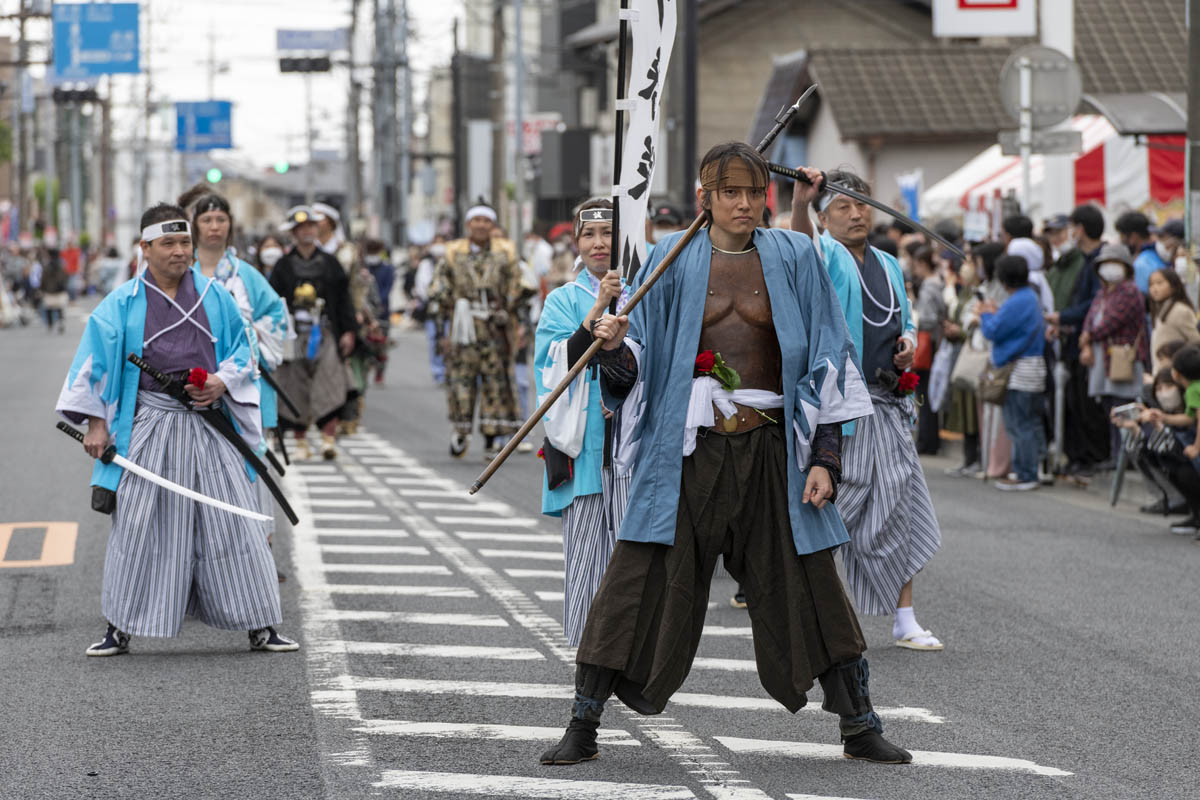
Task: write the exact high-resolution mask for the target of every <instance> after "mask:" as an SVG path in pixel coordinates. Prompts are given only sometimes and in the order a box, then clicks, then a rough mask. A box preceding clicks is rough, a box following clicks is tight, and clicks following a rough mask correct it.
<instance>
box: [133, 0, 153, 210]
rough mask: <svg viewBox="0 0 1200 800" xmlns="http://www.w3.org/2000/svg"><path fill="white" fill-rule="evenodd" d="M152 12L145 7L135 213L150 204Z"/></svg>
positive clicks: (136, 159)
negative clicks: (142, 89)
mask: <svg viewBox="0 0 1200 800" xmlns="http://www.w3.org/2000/svg"><path fill="white" fill-rule="evenodd" d="M153 23H154V14H153V13H152V12H151V11H150V9H149V7H147V8H146V56H145V58H144V59H143V63H144V64H145V65H146V66H145V72H146V96H145V98H144V106H143V110H142V113H143V115H144V117H143V120H142V147H141V153H140V154H139V155H140V157H135V159H134V160H135V161H136V162H137V163H138V165H139V170H138V205H137V212H136V213H137V214H139V215H140V214H141V213H142V211H143V210H144V209H146V208H147V207H148V206H149V205H150V124H151V122H152V121H153V119H154V105H153V100H152V92H153V83H154V82H153V80H152V79H151V71H150V57H151V55H152V54H153V53H154V48H153V47H152V43H153V40H152V38H151V32H152V30H153V28H154V25H153Z"/></svg>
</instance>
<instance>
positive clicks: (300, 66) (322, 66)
mask: <svg viewBox="0 0 1200 800" xmlns="http://www.w3.org/2000/svg"><path fill="white" fill-rule="evenodd" d="M332 68H333V64H332V63H331V62H330V60H329V56H299V57H294V56H286V57H283V58H280V59H279V71H280V72H329V70H330V69H332Z"/></svg>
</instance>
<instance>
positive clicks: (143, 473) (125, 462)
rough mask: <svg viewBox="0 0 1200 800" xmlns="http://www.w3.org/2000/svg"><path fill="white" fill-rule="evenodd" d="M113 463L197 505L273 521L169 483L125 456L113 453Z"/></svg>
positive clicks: (264, 516)
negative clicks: (201, 504) (202, 504)
mask: <svg viewBox="0 0 1200 800" xmlns="http://www.w3.org/2000/svg"><path fill="white" fill-rule="evenodd" d="M112 463H114V464H116V465H117V466H118V467H120V468H122V469H124V470H128V471H129V472H132V473H133V474H134V475H137V476H138V477H139V478H143V479H145V480H148V481H150V482H151V483H153V484H155V485H156V486H161V487H162V488H164V489H166V490H167V491H170V492H175V493H176V494H181V495H183V496H184V497H187V498H190V499H192V500H195V501H196V502H197V503H204V504H205V505H206V506H212V507H213V508H219V509H221V510H222V511H228V512H229V513H230V514H237V515H238V516H239V517H247V518H249V519H256V520H258V521H259V522H270V521H271V518H270V517H268V516H267V515H266V514H260V513H258V512H257V511H249V510H247V509H244V508H241V507H239V506H235V505H232V504H230V503H226V502H225V501H223V500H218V499H217V498H215V497H209V496H208V495H206V494H200V492H195V491H192V490H191V489H189V488H187V487H186V486H180V485H179V484H178V483H175V482H173V481H169V480H167V479H166V478H164V477H162V476H161V475H155V474H154V473H153V472H151V471H150V470H148V469H144V468H142V467H139V466H138V465H137V464H135V463H133V462H132V461H130V460H129V459H128V458H125V457H124V456H119V455H117V454H116V453H113V457H112Z"/></svg>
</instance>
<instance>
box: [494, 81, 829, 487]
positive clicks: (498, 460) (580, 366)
mask: <svg viewBox="0 0 1200 800" xmlns="http://www.w3.org/2000/svg"><path fill="white" fill-rule="evenodd" d="M816 88H817V86H816V84H813V85H812V86H810V87H808V89H807V91H805V92H804V94H802V95H801V96H800V99H799V100H797V101H796V102H795V103H793V104H792V105H791V106H789V107H788V108H786V109H784V110H782V111H780V112H779V115H778V116H777V117H776V118H775V127H773V128H771V130H770V131H769V132H768V133H767V135H766V136H764V137H763V140H762V141H761V142H759V143H758V148H757V149H758V152H760V153H761V152H763V150H765V149H767V148H768V147H770V146H771V143H772V142H774V141H775V137H777V136H778V135H779V133H780V132H781V131H782V130H783V129H784V128H786V127H787V125H788V123H790V122H791V120H792V118H793V117H794V116H796V112H797V111H799V110H800V106H801V104H802V103H803V102H804V100H805V99H806V98H807V97H808V96H809V95H811V94H812V93H813V90H815V89H816ZM704 219H705V218H704V215H703V214H701V215H700V216H698V217H696V219H694V220H693V221H692V224H691V225H689V226H688V229H687V230H686V231H684V233H683V236H681V237H679V241H677V242H676V243H675V246H674V247H672V248H671V250H670V252H669V253H667V254H666V255H665V256H664V257H663V260H662V261H660V262H659V263H658V266H657V267H655V268H654V271H653V272H651V273H650V274H649V275H647V276H646V279H645V280H644V281H642V285H641V286H639V287H638V288H637V291H635V292H634V293H633V296H632V297H630V298H629V302H628V303H626V304H625V307H624V308H622V309H621V316H628V315H629V312H631V311H633V309H634V308H636V307H637V305H638V303H640V302H642V298H643V297H645V296H646V292H648V291H650V289H651V288H652V287H653V286H654V284H655V283H657V282H658V279H659V278H661V277H662V276H663V274H664V273H665V272H666V271H667V269H668V268H669V267H670V266H671V264H673V263H674V262H675V259H676V258H678V257H679V254H680V253H682V252H683V248H685V247H687V246H688V243H689V242H691V241H692V238H693V237H695V235H696V234H697V233H699V232H700V229H701V228H702V227H704ZM603 345H604V342H603V340H601V339H596V340H595V341H593V342H592V344H591V346H590V347H588V349H587V350H586V351H584V353H583V355H582V356H580V357H579V360H578V361H576V362H575V363H574V364H573V365H572V366H571V369H570V370H569V371H568V372H567V374H566V375H565V376H564V377H563V379H562V381H560V382H559V384H558V386H556V387H554V391H552V392H550V394H549V395H547V396H546V399H545V400H543V401H542V402H541V404H540V405H539V406H538V407H537V410H536V411H534V412H533V414H531V415H530V417H529V419H527V420H525V424H524V425H522V426H521V428H520V430H518V431H517V432H516V433H515V434H513V436H512V438H510V439H509V440H508V443H507V444H505V445H504V449H503V450H501V451H500V453H499V454H498V455H497V456H496V457H495V458H493V459H492V462H491V463H490V464H488V465H487V469H485V470H484V471H483V472H482V473H481V474H480V475H479V477H478V478H476V479H475V483H474V484H473V485H472V486H471V494H475V493H476V492H478V491H479V490H480V489H482V488H483V485H484V484H485V483H487V482H488V480H489V479H490V478H491V477H492V475H494V474H496V470H498V469H500V467H501V466H502V465H503V464H504V462H505V461H506V460H507V459H508V457H509V456H510V455H512V452H513V451H514V450H516V449H517V445H519V444H520V443H521V442H522V440H524V438H525V437H526V436H528V435H529V432H530V431H531V430H533V428H534V426H535V425H537V423H538V421H539V420H541V419H542V417H544V416H546V413H547V412H549V411H550V408H551V406H553V405H554V403H555V401H556V400H558V398H559V397H561V396H562V393H563V392H565V391H566V390H567V387H569V386H570V385H571V382H572V381H574V380H575V379H576V378H577V377H579V373H581V372H583V371H584V369H586V368H587V365H588V362H590V361H591V360H592V358H593V357H594V356H595V355H596V353H599V352H600V348H601V347H603Z"/></svg>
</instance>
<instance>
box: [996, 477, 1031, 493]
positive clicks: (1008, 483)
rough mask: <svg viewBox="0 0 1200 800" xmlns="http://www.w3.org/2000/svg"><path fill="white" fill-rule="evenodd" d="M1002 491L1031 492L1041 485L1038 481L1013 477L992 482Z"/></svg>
mask: <svg viewBox="0 0 1200 800" xmlns="http://www.w3.org/2000/svg"><path fill="white" fill-rule="evenodd" d="M992 486H995V487H996V488H997V489H999V490H1000V491H1002V492H1031V491H1033V490H1034V489H1036V488H1038V487H1039V486H1041V484H1040V483H1038V482H1037V481H1019V480H1014V479H1013V478H1006V479H1004V480H1002V481H996V482H995V483H993V484H992Z"/></svg>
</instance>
